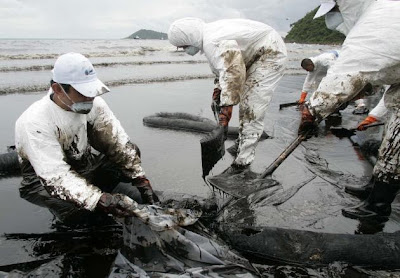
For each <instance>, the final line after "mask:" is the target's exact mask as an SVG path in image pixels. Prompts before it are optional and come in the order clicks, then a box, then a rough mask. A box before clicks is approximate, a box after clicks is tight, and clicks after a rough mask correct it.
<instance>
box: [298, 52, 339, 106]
mask: <svg viewBox="0 0 400 278" xmlns="http://www.w3.org/2000/svg"><path fill="white" fill-rule="evenodd" d="M338 57H339V51H337V50H332V51H328V52H325V53H322V54H320V55H317V56H314V57H310V58H305V59H303V60H302V61H301V67H302V68H303V69H304V70H305V71H307V76H306V79H305V80H304V83H303V89H302V91H301V96H300V99H299V104H303V103H304V102H305V100H306V97H307V94H308V93H310V92H311V93H312V92H314V91H315V89H316V88H317V87H318V85H319V83H321V80H322V78H324V77H325V75H326V73H327V71H328V69H329V68H330V67H331V65H332V64H333V63H334V62H335V61H336V59H337V58H338Z"/></svg>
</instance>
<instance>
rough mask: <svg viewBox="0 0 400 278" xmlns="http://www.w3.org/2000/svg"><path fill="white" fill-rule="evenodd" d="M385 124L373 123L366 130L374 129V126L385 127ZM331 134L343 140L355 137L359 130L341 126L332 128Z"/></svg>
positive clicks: (366, 126)
mask: <svg viewBox="0 0 400 278" xmlns="http://www.w3.org/2000/svg"><path fill="white" fill-rule="evenodd" d="M384 124H385V123H373V124H369V125H365V126H364V128H365V129H367V128H370V127H374V126H381V125H384ZM330 130H331V132H332V134H333V135H335V136H337V137H339V138H343V137H351V136H353V135H355V134H356V131H357V129H356V128H350V129H347V128H344V127H341V126H332V127H331V128H330Z"/></svg>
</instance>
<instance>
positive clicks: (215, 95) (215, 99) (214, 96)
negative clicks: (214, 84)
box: [211, 88, 221, 114]
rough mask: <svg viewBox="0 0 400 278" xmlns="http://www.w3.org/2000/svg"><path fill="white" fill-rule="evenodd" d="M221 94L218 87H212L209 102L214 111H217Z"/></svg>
mask: <svg viewBox="0 0 400 278" xmlns="http://www.w3.org/2000/svg"><path fill="white" fill-rule="evenodd" d="M220 95H221V90H220V89H218V88H214V91H213V94H212V102H211V110H212V111H213V112H214V114H215V113H219V110H220V106H219V104H220V103H221V99H220Z"/></svg>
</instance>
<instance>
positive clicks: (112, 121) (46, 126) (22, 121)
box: [15, 53, 157, 224]
mask: <svg viewBox="0 0 400 278" xmlns="http://www.w3.org/2000/svg"><path fill="white" fill-rule="evenodd" d="M107 92H109V89H108V87H107V86H105V85H104V84H103V83H102V82H101V81H100V80H99V79H98V78H97V75H96V71H95V69H94V68H93V65H92V64H91V63H90V61H89V60H88V59H87V58H86V57H84V56H83V55H81V54H79V53H67V54H64V55H61V56H60V57H59V58H58V59H57V60H56V62H55V64H54V68H53V70H52V80H51V87H50V90H49V93H48V94H47V95H45V96H44V97H43V98H42V99H40V100H39V101H36V102H35V103H33V104H32V105H31V106H30V107H29V108H28V109H27V110H26V111H25V112H24V113H23V114H22V115H21V116H20V117H19V118H18V120H17V122H16V124H15V143H16V149H17V153H18V157H19V161H20V164H21V169H22V176H23V180H22V183H21V188H20V195H21V197H22V198H24V199H26V200H28V201H30V202H32V203H34V204H37V205H40V206H43V207H47V208H48V209H49V210H50V211H51V212H52V213H53V214H54V215H55V216H56V217H57V218H58V219H60V220H61V221H62V222H63V223H66V224H76V223H78V224H81V223H88V222H90V220H91V219H94V218H96V216H99V215H100V216H105V215H106V214H104V212H106V213H107V214H108V213H110V214H113V215H115V216H130V215H131V212H129V211H127V210H126V206H125V203H126V202H127V201H128V202H129V201H131V199H130V198H132V199H135V200H136V201H138V202H144V203H154V202H155V201H157V196H156V195H155V194H154V192H153V190H152V187H151V185H150V182H149V180H148V179H147V178H146V176H145V173H144V171H143V169H142V166H141V159H140V151H139V149H138V147H137V146H136V145H135V144H133V143H132V142H131V141H130V139H129V137H128V135H127V134H126V132H125V131H124V129H123V128H122V126H121V124H120V122H119V121H118V120H117V119H116V117H115V116H114V114H113V113H112V112H111V110H110V108H109V107H108V106H107V104H106V102H105V101H104V100H103V99H102V98H101V97H99V95H101V94H104V93H107ZM98 218H101V217H98Z"/></svg>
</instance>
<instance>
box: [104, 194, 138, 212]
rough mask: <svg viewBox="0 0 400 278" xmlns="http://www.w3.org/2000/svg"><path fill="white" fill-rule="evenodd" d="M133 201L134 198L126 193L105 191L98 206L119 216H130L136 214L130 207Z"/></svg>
mask: <svg viewBox="0 0 400 278" xmlns="http://www.w3.org/2000/svg"><path fill="white" fill-rule="evenodd" d="M131 203H132V199H131V198H129V197H128V196H126V195H124V194H120V193H115V194H110V193H103V194H101V197H100V199H99V201H98V202H97V207H98V208H99V209H101V210H103V211H104V212H106V213H111V214H112V215H114V216H117V217H128V216H133V215H134V214H133V212H132V211H131V209H130V207H131V206H130V204H131Z"/></svg>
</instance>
